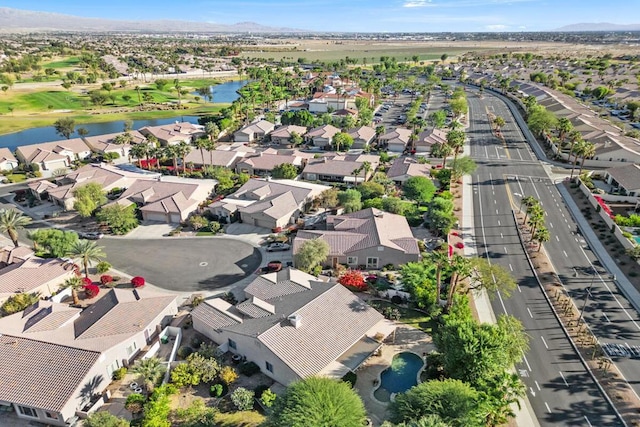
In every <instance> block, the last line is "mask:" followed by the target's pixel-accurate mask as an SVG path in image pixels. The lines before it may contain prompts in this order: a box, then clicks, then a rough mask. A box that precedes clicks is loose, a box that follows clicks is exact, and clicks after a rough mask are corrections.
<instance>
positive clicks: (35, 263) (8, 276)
mask: <svg viewBox="0 0 640 427" xmlns="http://www.w3.org/2000/svg"><path fill="white" fill-rule="evenodd" d="M74 275H75V271H74V266H73V264H72V263H70V262H68V261H64V260H61V259H57V258H46V259H45V258H39V257H37V256H34V255H33V251H32V250H31V249H29V248H27V247H24V246H19V247H17V248H14V247H5V248H2V249H0V305H1V304H2V303H3V302H4V301H6V300H7V299H8V298H9V297H10V296H11V295H15V294H16V293H20V292H27V293H39V294H40V295H42V296H43V297H45V296H49V295H51V293H52V292H55V291H57V290H58V288H59V287H60V285H62V284H63V283H64V281H65V280H67V279H68V278H70V277H72V276H74Z"/></svg>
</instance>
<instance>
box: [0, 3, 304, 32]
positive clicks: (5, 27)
mask: <svg viewBox="0 0 640 427" xmlns="http://www.w3.org/2000/svg"><path fill="white" fill-rule="evenodd" d="M24 31H77V32H91V31H94V32H103V31H136V32H173V31H175V32H221V33H290V32H302V31H303V30H296V29H293V28H282V27H269V26H266V25H260V24H256V23H255V22H238V23H236V24H231V25H227V24H212V23H208V22H192V21H178V20H168V19H165V20H155V21H124V20H114V19H101V18H84V17H80V16H73V15H63V14H60V13H50V12H36V11H31V10H20V9H11V8H8V7H0V32H4V33H10V32H24Z"/></svg>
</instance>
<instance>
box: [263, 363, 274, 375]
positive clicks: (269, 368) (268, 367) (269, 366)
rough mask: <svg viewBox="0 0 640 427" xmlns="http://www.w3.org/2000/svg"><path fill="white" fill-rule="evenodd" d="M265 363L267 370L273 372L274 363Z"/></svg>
mask: <svg viewBox="0 0 640 427" xmlns="http://www.w3.org/2000/svg"><path fill="white" fill-rule="evenodd" d="M264 363H265V366H266V367H267V371H269V372H271V373H272V374H273V365H272V364H271V363H269V362H264Z"/></svg>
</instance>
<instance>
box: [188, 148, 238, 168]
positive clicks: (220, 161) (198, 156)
mask: <svg viewBox="0 0 640 427" xmlns="http://www.w3.org/2000/svg"><path fill="white" fill-rule="evenodd" d="M245 155H246V153H243V152H240V151H232V150H221V149H215V150H199V149H197V148H194V149H193V150H191V151H189V154H187V157H186V158H185V161H186V162H187V165H189V164H193V165H195V166H222V167H225V168H229V169H235V167H236V163H238V162H239V161H240V160H242V158H243V157H244V156H245ZM203 161H204V163H203Z"/></svg>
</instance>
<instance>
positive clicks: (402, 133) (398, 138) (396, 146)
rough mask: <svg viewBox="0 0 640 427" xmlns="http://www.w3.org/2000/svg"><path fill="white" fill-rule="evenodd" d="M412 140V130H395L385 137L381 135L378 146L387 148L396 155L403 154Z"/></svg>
mask: <svg viewBox="0 0 640 427" xmlns="http://www.w3.org/2000/svg"><path fill="white" fill-rule="evenodd" d="M410 139H411V129H407V128H395V129H393V130H390V131H389V132H387V133H385V134H384V135H380V136H379V137H378V144H379V145H380V146H383V147H387V150H389V151H392V152H394V153H402V152H404V150H405V149H406V148H407V144H408V143H409V140H410Z"/></svg>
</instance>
